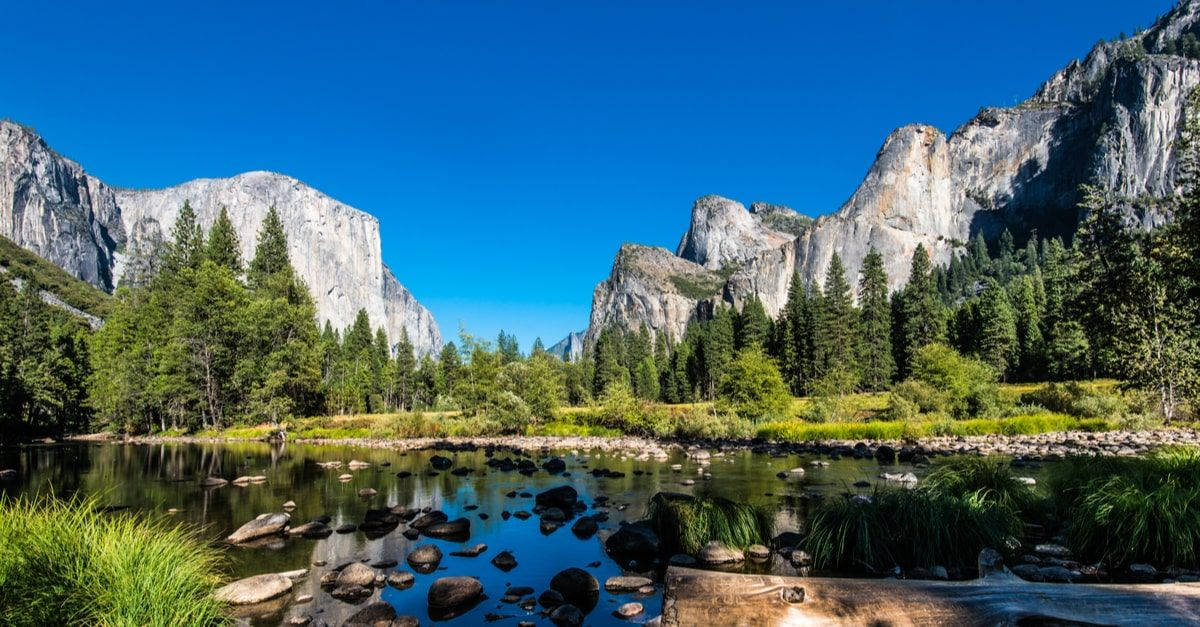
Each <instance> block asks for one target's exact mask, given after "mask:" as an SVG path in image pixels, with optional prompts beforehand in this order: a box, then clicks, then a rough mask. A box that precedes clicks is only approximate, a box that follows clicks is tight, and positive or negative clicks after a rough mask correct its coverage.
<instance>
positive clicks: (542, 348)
mask: <svg viewBox="0 0 1200 627" xmlns="http://www.w3.org/2000/svg"><path fill="white" fill-rule="evenodd" d="M544 352H546V345H545V344H543V343H542V338H541V337H535V338H533V347H532V348H530V349H529V354H530V356H533V355H540V354H542V353H544Z"/></svg>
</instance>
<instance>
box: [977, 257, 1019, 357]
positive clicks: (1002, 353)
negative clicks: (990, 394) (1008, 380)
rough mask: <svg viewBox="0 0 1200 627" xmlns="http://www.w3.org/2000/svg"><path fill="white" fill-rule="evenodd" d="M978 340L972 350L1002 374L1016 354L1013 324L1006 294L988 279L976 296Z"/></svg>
mask: <svg viewBox="0 0 1200 627" xmlns="http://www.w3.org/2000/svg"><path fill="white" fill-rule="evenodd" d="M978 315H979V340H978V345H977V347H976V351H977V352H978V354H979V358H980V359H982V360H983V361H984V363H987V364H989V365H990V366H992V367H993V368H995V370H996V372H997V373H1000V375H1001V376H1004V375H1005V373H1007V372H1008V371H1009V368H1010V367H1011V366H1012V364H1013V362H1014V361H1015V358H1016V354H1017V325H1016V320H1015V317H1014V315H1013V310H1012V305H1011V304H1010V303H1009V302H1008V294H1007V293H1006V292H1005V291H1004V288H1002V287H1000V284H999V283H997V282H996V281H994V280H991V279H989V280H988V282H987V287H985V288H984V290H983V293H982V294H980V296H979V314H978Z"/></svg>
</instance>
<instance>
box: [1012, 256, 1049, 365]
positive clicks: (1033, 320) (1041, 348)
mask: <svg viewBox="0 0 1200 627" xmlns="http://www.w3.org/2000/svg"><path fill="white" fill-rule="evenodd" d="M1039 278H1040V277H1039ZM1011 300H1012V303H1013V305H1014V307H1013V308H1014V310H1015V312H1014V313H1015V314H1016V332H1017V367H1016V374H1017V376H1018V377H1019V378H1021V379H1023V380H1026V381H1032V380H1036V379H1038V378H1040V377H1041V375H1042V372H1043V361H1044V354H1045V350H1046V347H1045V345H1044V342H1043V339H1042V323H1041V313H1040V309H1039V307H1038V304H1037V297H1036V290H1035V289H1034V279H1033V276H1031V275H1025V276H1022V277H1020V278H1018V279H1017V280H1016V281H1014V282H1013V293H1012V298H1011Z"/></svg>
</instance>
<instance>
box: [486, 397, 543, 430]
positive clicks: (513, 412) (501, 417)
mask: <svg viewBox="0 0 1200 627" xmlns="http://www.w3.org/2000/svg"><path fill="white" fill-rule="evenodd" d="M488 414H489V417H490V418H492V419H493V420H495V421H496V422H497V423H499V425H500V429H501V431H503V432H505V433H521V432H522V431H524V429H525V425H527V424H529V423H530V422H531V420H532V418H533V413H532V412H531V411H530V410H529V405H527V404H525V401H523V400H521V397H520V396H517V395H516V394H514V393H512V392H500V393H499V394H497V395H496V399H495V402H494V403H493V405H492V409H491V410H490V411H489V412H488Z"/></svg>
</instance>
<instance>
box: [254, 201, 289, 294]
mask: <svg viewBox="0 0 1200 627" xmlns="http://www.w3.org/2000/svg"><path fill="white" fill-rule="evenodd" d="M291 269H292V263H291V260H290V259H289V257H288V245H287V234H286V233H285V232H284V230H283V222H282V221H281V220H280V219H279V212H277V211H276V210H275V207H271V209H270V210H269V211H267V216H266V218H264V219H263V223H262V227H260V228H259V230H258V245H257V246H256V247H255V249H254V259H252V260H250V268H249V269H248V270H247V272H246V279H247V282H248V284H249V285H250V287H251V288H253V289H261V288H263V287H265V286H266V285H267V283H268V281H269V279H270V278H271V277H274V276H276V275H279V274H290V273H291Z"/></svg>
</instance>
